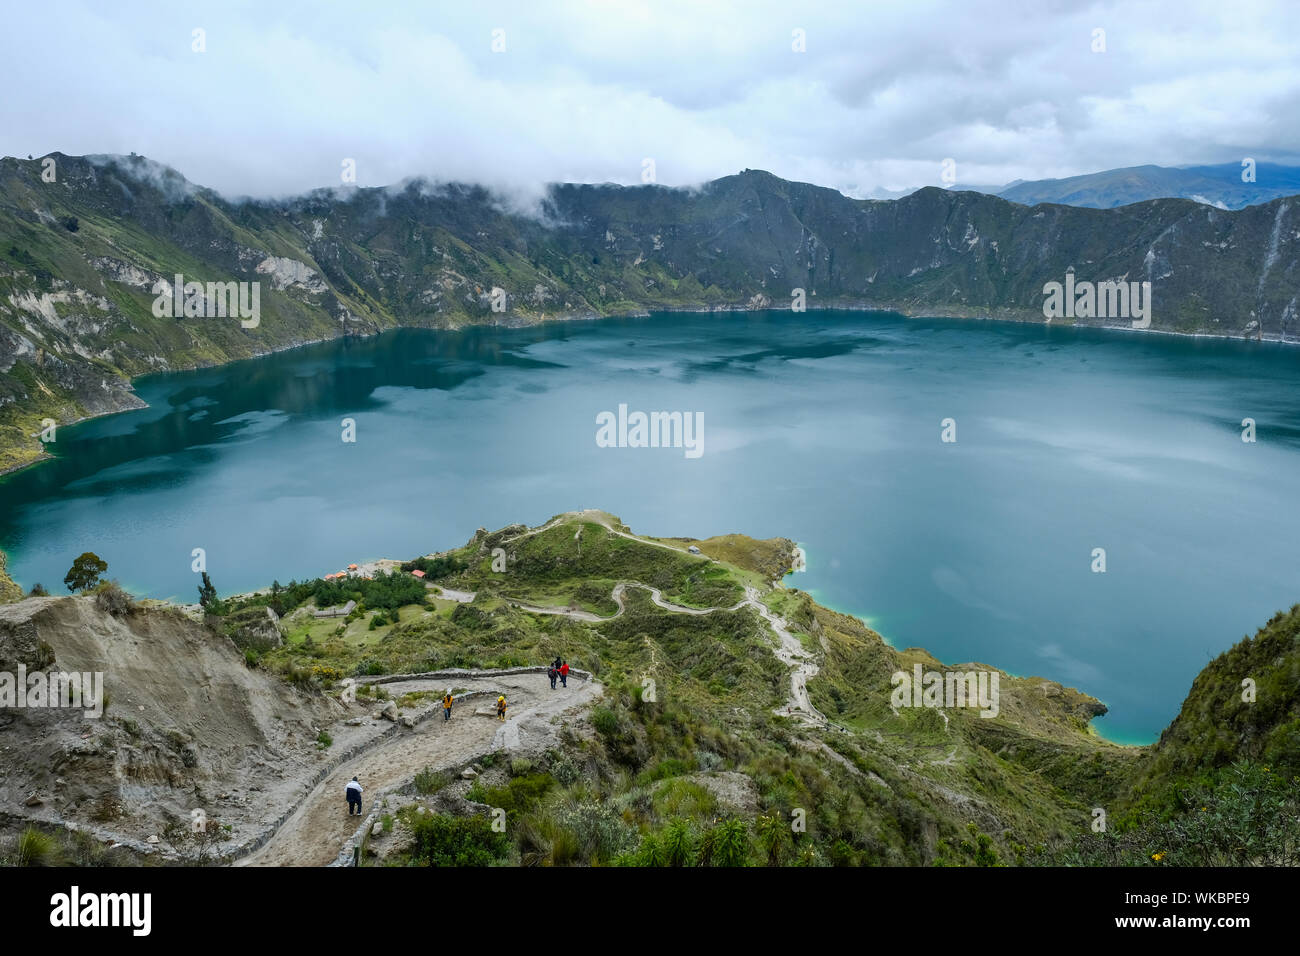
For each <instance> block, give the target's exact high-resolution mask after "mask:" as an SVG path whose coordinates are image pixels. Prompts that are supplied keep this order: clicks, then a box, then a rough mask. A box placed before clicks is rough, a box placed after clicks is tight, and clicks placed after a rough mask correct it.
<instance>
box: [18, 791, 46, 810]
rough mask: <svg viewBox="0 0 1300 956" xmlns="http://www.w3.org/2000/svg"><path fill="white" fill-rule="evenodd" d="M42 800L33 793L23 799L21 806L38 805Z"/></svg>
mask: <svg viewBox="0 0 1300 956" xmlns="http://www.w3.org/2000/svg"><path fill="white" fill-rule="evenodd" d="M43 802H44V801H43V800H41V798H40V797H38V796H37V795H36V794H34V793H33V794H32V795H31V796H30V797H28V798H27V799H26V800H24V801H23V806H25V807H39V806H40V805H41V804H42V803H43Z"/></svg>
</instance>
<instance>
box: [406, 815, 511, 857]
mask: <svg viewBox="0 0 1300 956" xmlns="http://www.w3.org/2000/svg"><path fill="white" fill-rule="evenodd" d="M410 820H411V830H412V833H413V835H414V842H413V844H412V855H413V856H414V858H415V859H416V860H417V861H419V862H420V863H422V864H423V865H425V866H492V865H494V864H497V863H500V862H502V861H504V860H505V859H506V857H507V855H508V854H509V852H510V841H509V840H508V839H507V838H506V835H505V834H504V833H498V832H496V831H495V830H493V829H492V823H491V821H490V820H488V819H487V818H486V817H480V816H473V817H449V816H446V815H444V814H440V813H421V814H416V815H415V816H413V817H411V818H410Z"/></svg>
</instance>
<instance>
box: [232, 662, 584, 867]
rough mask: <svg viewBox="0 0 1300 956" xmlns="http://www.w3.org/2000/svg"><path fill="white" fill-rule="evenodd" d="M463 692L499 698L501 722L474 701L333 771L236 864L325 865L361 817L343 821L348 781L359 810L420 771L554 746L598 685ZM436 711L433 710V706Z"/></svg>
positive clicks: (524, 681)
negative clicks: (562, 723)
mask: <svg viewBox="0 0 1300 956" xmlns="http://www.w3.org/2000/svg"><path fill="white" fill-rule="evenodd" d="M445 685H446V681H445V679H444V680H440V681H427V680H425V681H419V680H412V681H402V682H396V683H392V684H388V685H386V687H387V689H388V690H389V691H390V692H391V693H392V694H393V696H394V697H397V696H400V695H401V694H404V693H407V692H409V691H415V690H434V691H438V692H441V691H442V690H443V689H445ZM456 685H457V687H458V688H463V689H464V690H483V691H491V692H493V693H497V692H504V693H505V695H506V699H507V700H508V701H509V702H510V710H509V711H508V714H509V719H508V720H507V721H506V722H505V724H502V723H501V722H500V721H498V720H497V719H496V717H495V716H494V715H491V714H488V715H479V714H476V713H475V711H476V710H477V709H481V710H485V711H486V710H490V709H491V708H492V707H493V704H492V702H491V700H490V699H483V698H479V699H476V700H470V701H467V702H465V703H464V704H463V705H461V706H457V707H454V708H453V710H452V718H451V720H450V721H444V720H443V719H442V717H441V715H440V714H435V715H434V716H433V717H431V718H429V719H427V720H425V721H424V722H423V723H421V724H418V725H417V726H416V727H415V728H413V729H409V730H406V731H404V732H403V733H402V734H401V735H400V736H398V737H396V738H393V739H392V740H389V741H385V742H383V743H380V744H378V745H376V746H375V748H374V749H372V750H369V751H367V752H366V753H364V754H362V755H360V756H358V757H357V758H356V759H355V760H352V761H350V762H348V763H347V764H345V765H344V766H342V767H340V768H339V769H338V770H336V771H335V772H334V773H333V774H331V775H330V776H329V777H327V778H326V779H325V780H324V781H323V782H322V783H321V784H319V785H318V786H317V787H316V788H315V789H314V790H312V792H311V793H310V795H308V797H307V798H306V800H304V801H303V804H302V806H301V807H300V808H299V809H298V811H297V812H296V813H295V814H294V815H293V816H291V817H290V818H289V819H288V820H287V821H286V822H285V824H284V826H282V827H281V828H280V829H279V831H278V832H277V833H276V834H275V836H274V837H272V838H271V840H270V841H269V842H268V843H267V844H266V845H265V846H263V847H262V848H261V849H260V850H258V851H256V852H255V853H252V854H250V855H249V856H246V857H244V858H243V859H241V860H239V861H237V862H236V863H235V865H236V866H325V865H327V864H329V863H331V862H333V861H334V859H335V857H336V856H337V855H338V852H339V850H340V849H341V848H342V846H343V844H344V843H346V842H347V840H348V838H349V837H351V836H352V834H353V833H354V832H355V831H356V829H357V827H358V825H359V824H360V823H361V820H362V819H363V818H362V817H356V816H351V817H350V816H348V814H347V801H346V800H345V798H344V795H343V790H344V786H345V785H346V783H347V782H348V781H349V780H351V779H352V777H353V776H356V777H357V778H358V779H359V781H360V783H361V784H362V786H364V787H365V800H364V805H363V810H364V812H365V813H368V812H369V811H370V810H371V809H372V807H373V801H374V799H375V795H376V794H378V793H379V792H380V791H382V790H385V789H388V788H390V787H394V786H398V785H401V784H405V783H407V782H409V781H410V780H411V779H412V778H413V777H414V776H415V775H416V774H417V773H419V772H420V771H421V770H423V769H424V768H426V767H431V768H433V769H434V770H453V771H459V770H461V769H463V768H464V767H465V766H466V765H467V764H469V763H470V762H472V761H473V760H476V759H478V758H479V757H482V756H483V755H485V754H488V753H491V752H493V751H495V750H498V749H504V750H506V751H523V752H540V751H543V750H546V749H547V748H548V747H552V746H556V745H557V740H556V736H555V733H556V730H557V729H558V722H557V720H556V718H557V717H558V716H559V715H561V714H565V713H567V712H570V711H575V710H578V709H580V708H583V707H585V706H587V705H588V704H589V703H590V702H591V701H592V700H594V699H595V698H596V697H597V696H598V695H599V694H600V685H598V684H595V683H593V682H584V681H581V680H576V679H572V678H571V679H570V681H569V686H568V688H567V689H566V688H564V687H557V688H556V689H555V690H554V691H552V690H551V688H550V683H549V682H548V681H547V679H546V675H545V674H520V675H515V676H509V677H489V678H482V679H473V680H465V679H458V680H457V681H456ZM435 706H441V705H435Z"/></svg>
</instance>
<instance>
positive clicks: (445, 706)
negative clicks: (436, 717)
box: [442, 687, 455, 723]
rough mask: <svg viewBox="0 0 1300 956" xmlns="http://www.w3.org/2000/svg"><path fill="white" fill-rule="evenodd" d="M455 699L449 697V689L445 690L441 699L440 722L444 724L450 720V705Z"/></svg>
mask: <svg viewBox="0 0 1300 956" xmlns="http://www.w3.org/2000/svg"><path fill="white" fill-rule="evenodd" d="M454 699H455V698H453V697H452V696H451V688H450V687H448V688H447V693H446V694H445V695H444V696H443V698H442V721H443V723H446V722H447V721H449V720H451V703H452V701H453V700H454Z"/></svg>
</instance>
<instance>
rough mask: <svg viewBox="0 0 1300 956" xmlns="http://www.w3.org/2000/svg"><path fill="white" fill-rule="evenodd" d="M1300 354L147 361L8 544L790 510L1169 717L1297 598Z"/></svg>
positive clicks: (253, 578)
mask: <svg viewBox="0 0 1300 956" xmlns="http://www.w3.org/2000/svg"><path fill="white" fill-rule="evenodd" d="M1297 382H1300V350H1296V349H1293V348H1286V347H1281V346H1270V345H1258V344H1247V343H1240V342H1223V341H1217V340H1188V339H1180V338H1175V337H1170V336H1157V335H1136V334H1124V333H1115V332H1101V331H1088V330H1072V329H1068V328H1048V327H1043V326H1030V325H1015V324H1003V323H993V322H956V321H945V320H916V319H904V318H902V317H900V316H896V315H890V314H878V313H877V314H872V313H843V312H835V313H832V312H820V313H819V312H807V313H804V314H802V315H796V314H793V313H790V312H771V313H752V314H726V313H723V314H715V315H695V314H665V315H654V316H650V317H648V318H638V319H607V320H601V321H596V322H572V323H553V324H547V325H543V326H540V327H534V328H528V329H500V328H479V329H471V330H467V331H463V332H452V333H447V332H428V331H414V330H403V331H396V332H390V333H386V334H384V335H382V336H379V337H377V338H371V339H365V340H353V341H347V342H341V341H339V342H330V343H324V344H320V345H315V346H309V347H306V348H302V349H297V350H294V351H291V352H283V353H280V354H277V355H273V356H270V357H267V358H262V359H255V360H251V361H246V362H238V363H235V364H232V365H228V366H224V367H222V368H218V369H208V370H201V371H195V372H184V373H174V374H167V375H158V376H151V377H149V378H145V379H141V380H139V381H138V382H137V390H138V393H139V395H140V397H141V398H143V399H144V400H145V401H146V402H148V403H149V405H150V407H149V408H148V409H144V410H141V411H135V412H127V413H123V414H120V415H115V416H112V417H109V418H103V419H98V420H95V421H90V422H85V423H83V424H81V425H77V426H75V427H67V428H61V429H60V430H59V432H58V441H57V444H56V445H54V446H52V449H53V450H54V451H55V452H56V454H57V455H58V458H57V460H55V461H50V462H47V463H44V464H42V465H39V466H37V467H35V468H31V469H28V470H26V471H23V472H19V473H17V474H15V475H12V476H10V477H8V478H7V479H3V480H0V547H3V548H4V549H5V550H6V551H8V552H9V555H10V571H11V573H12V574H13V575H14V577H15V578H16V579H17V580H18V581H19V583H21V584H23V585H24V586H28V587H30V586H31V584H33V583H34V582H37V581H39V582H41V583H43V584H44V585H45V586H46V587H47V588H49V589H50V590H51V591H52V592H53V591H60V590H62V580H63V575H64V573H65V572H66V571H67V569H68V567H69V565H70V564H71V562H72V559H73V558H75V557H76V556H77V555H78V554H80V553H81V552H82V551H85V550H93V551H95V552H97V553H98V554H99V555H100V556H101V557H103V558H104V559H105V560H107V561H108V563H109V576H112V577H116V578H118V579H119V580H121V581H122V583H123V584H124V585H126V586H127V587H128V588H129V589H131V590H134V591H137V592H143V593H147V594H150V595H153V596H156V597H175V598H179V599H183V600H185V601H193V600H195V599H196V594H197V591H196V587H197V584H198V581H197V577H198V576H197V575H196V574H194V573H193V572H192V571H191V570H190V562H191V557H190V555H191V551H192V549H194V548H204V549H206V552H207V564H208V570H209V572H210V573H211V575H212V579H213V582H214V583H215V584H216V585H217V588H218V590H219V591H220V592H221V593H223V594H229V593H234V592H238V591H244V590H249V589H252V588H254V587H258V586H262V585H265V584H269V583H270V581H271V580H272V579H274V578H278V579H279V580H280V581H282V582H286V581H288V580H289V579H291V578H295V577H297V578H303V577H314V576H317V575H319V574H322V573H326V572H329V571H335V570H338V569H339V568H341V567H344V566H345V565H346V564H347V563H349V562H352V561H361V560H365V559H368V558H377V557H398V558H405V557H411V556H414V555H416V554H421V553H425V552H428V551H431V550H442V549H445V548H448V547H452V546H456V545H460V544H462V543H463V542H464V541H465V540H467V539H468V538H469V537H470V536H471V535H472V534H473V533H474V530H475V529H476V528H478V527H479V526H485V527H488V528H496V527H499V526H502V525H505V524H508V523H511V522H525V523H528V524H538V523H540V522H542V521H544V520H545V519H547V518H549V517H550V516H551V515H553V514H556V513H558V512H561V511H568V510H573V509H578V508H603V509H606V510H608V511H612V512H614V513H615V514H618V515H620V516H621V517H622V518H623V520H624V521H626V522H627V523H628V524H629V525H631V527H632V529H633V530H634V531H638V532H642V533H646V534H653V535H692V536H696V537H707V536H710V535H714V534H721V533H725V532H731V531H741V532H745V533H747V534H751V535H754V536H755V537H769V536H776V535H781V536H786V537H790V538H793V539H795V540H796V541H798V542H799V543H800V544H802V545H803V546H804V548H805V549H806V550H807V553H808V570H807V572H805V573H802V574H798V575H794V576H792V577H791V579H790V583H791V584H793V585H795V586H798V587H802V588H804V589H806V590H809V591H811V592H812V593H813V594H814V595H815V596H816V598H817V599H818V600H820V601H822V602H823V603H826V604H828V605H830V606H832V607H834V608H837V609H839V610H842V611H846V612H849V613H853V614H856V615H859V616H860V617H862V618H863V619H865V620H866V621H868V622H869V623H870V624H871V625H872V626H873V627H875V628H876V629H877V630H879V631H880V632H881V633H882V634H884V635H885V636H886V637H887V638H888V639H889V640H890V641H891V643H893V644H894V645H895V646H898V647H907V646H914V645H915V646H922V647H925V648H927V649H928V650H930V651H931V652H932V653H933V654H935V655H936V656H937V657H939V658H940V659H941V660H943V661H945V662H948V663H961V662H967V661H972V660H973V661H980V662H983V663H988V664H994V665H997V666H999V667H1002V668H1005V669H1006V670H1008V671H1010V672H1012V673H1017V674H1026V675H1027V674H1037V675H1042V676H1045V677H1050V678H1053V679H1056V680H1059V681H1062V682H1063V683H1065V684H1068V685H1072V686H1077V687H1079V688H1080V689H1083V690H1085V691H1087V692H1088V693H1091V694H1093V695H1095V696H1097V697H1099V698H1101V699H1102V700H1103V701H1105V702H1106V703H1107V705H1109V707H1110V708H1111V713H1110V714H1109V715H1108V716H1106V717H1104V718H1101V719H1099V720H1098V721H1097V722H1096V726H1097V727H1098V729H1099V730H1100V731H1101V732H1102V733H1103V734H1104V735H1105V736H1107V737H1108V738H1110V739H1112V740H1117V741H1122V742H1147V741H1150V740H1152V739H1154V738H1155V737H1156V736H1157V735H1158V734H1159V732H1160V730H1161V729H1162V728H1163V727H1164V726H1165V725H1166V724H1167V723H1168V722H1169V721H1170V720H1171V719H1172V718H1173V717H1174V716H1175V714H1176V713H1177V711H1178V708H1179V705H1180V704H1181V701H1182V699H1183V697H1184V696H1185V694H1186V692H1187V690H1188V688H1189V687H1190V685H1191V681H1192V678H1193V677H1194V676H1195V675H1196V673H1197V671H1198V670H1200V668H1201V667H1203V666H1204V665H1205V664H1206V662H1207V661H1209V660H1210V659H1211V658H1213V657H1214V656H1217V655H1218V654H1219V653H1220V652H1221V651H1223V650H1226V649H1227V648H1228V647H1229V646H1230V645H1231V644H1232V643H1234V642H1235V641H1237V640H1238V639H1240V638H1241V637H1242V636H1244V635H1246V634H1249V633H1254V631H1255V630H1256V628H1258V627H1259V626H1261V625H1263V624H1264V623H1265V622H1266V621H1267V620H1268V618H1269V617H1270V616H1271V615H1272V614H1273V612H1274V611H1276V610H1278V609H1280V608H1283V607H1289V606H1290V605H1291V604H1293V603H1295V602H1296V601H1297V600H1300V576H1298V574H1297V568H1298V562H1297V548H1298V546H1300V508H1297V507H1296V503H1297V502H1298V501H1300V389H1298V388H1297V387H1296V384H1297ZM621 403H623V404H626V405H627V406H628V408H629V409H630V410H632V411H637V410H640V411H645V412H650V411H682V412H697V411H698V412H702V413H703V415H704V434H703V438H704V442H703V454H702V455H701V456H700V457H698V458H694V459H692V458H688V457H687V456H686V455H685V454H684V450H683V449H680V448H601V447H597V444H596V441H595V436H596V430H597V429H596V416H597V415H598V414H599V413H600V412H602V411H612V412H616V411H617V409H618V406H619V405H620V404H621ZM344 418H351V419H354V420H355V423H356V441H355V443H345V442H344V441H342V433H343V428H342V425H341V421H342V420H343V419H344ZM945 418H952V419H955V421H956V427H957V441H956V442H955V443H951V444H946V443H944V442H942V441H941V440H940V432H941V427H940V422H941V420H943V419H945ZM1243 418H1253V419H1255V421H1256V422H1257V428H1258V441H1257V442H1255V443H1253V444H1248V443H1245V442H1243V441H1242V440H1241V434H1242V426H1241V422H1242V419H1243ZM1094 548H1104V549H1105V551H1106V572H1105V573H1104V574H1099V573H1094V572H1093V571H1092V570H1091V568H1092V564H1093V549H1094Z"/></svg>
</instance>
